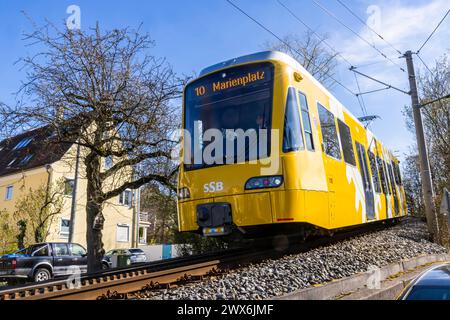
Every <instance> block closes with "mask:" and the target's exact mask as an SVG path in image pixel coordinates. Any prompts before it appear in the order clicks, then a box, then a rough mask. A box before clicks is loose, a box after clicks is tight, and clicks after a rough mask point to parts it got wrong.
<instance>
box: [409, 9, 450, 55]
mask: <svg viewBox="0 0 450 320" xmlns="http://www.w3.org/2000/svg"><path fill="white" fill-rule="evenodd" d="M449 13H450V9H449V10H447V13H446V14H445V16H444V17H443V18H442V19H441V21H439V23H438V25H437V26H436V28H434V30H433V32H432V33H431V34H430V35H429V36H428V38H427V40H425V42H424V43H423V44H422V46H421V47H420V49H419V50H417V52H416V53H419V52H420V51H421V50H422V49H423V47H425V45H426V44H427V42H428V41H429V40H430V39H431V37H432V36H433V35H434V33H435V32H436V30H437V29H438V28H439V27H440V26H441V24H442V22H444V20H445V18H447V16H448V14H449Z"/></svg>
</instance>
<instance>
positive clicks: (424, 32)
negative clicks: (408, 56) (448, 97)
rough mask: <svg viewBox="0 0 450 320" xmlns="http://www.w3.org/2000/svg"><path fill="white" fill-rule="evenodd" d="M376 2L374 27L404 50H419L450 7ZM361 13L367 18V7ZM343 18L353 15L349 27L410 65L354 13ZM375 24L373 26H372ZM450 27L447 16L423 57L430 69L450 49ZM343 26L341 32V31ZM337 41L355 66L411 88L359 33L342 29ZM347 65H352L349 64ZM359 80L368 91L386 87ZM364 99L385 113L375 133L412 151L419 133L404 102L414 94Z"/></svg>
mask: <svg viewBox="0 0 450 320" xmlns="http://www.w3.org/2000/svg"><path fill="white" fill-rule="evenodd" d="M370 5H375V6H378V7H379V8H380V16H379V18H380V19H379V25H374V28H375V29H376V30H377V31H378V32H379V33H380V34H381V35H382V36H383V37H384V38H385V39H386V40H387V41H388V42H389V43H391V44H392V45H393V46H394V47H395V48H397V49H398V50H400V51H401V52H405V51H406V50H411V51H413V52H414V51H416V50H418V49H419V47H420V46H421V45H422V43H423V42H424V41H425V39H426V38H427V37H428V36H429V35H430V34H431V32H432V31H433V29H434V28H435V27H436V25H437V23H438V22H439V21H440V20H441V19H442V17H443V16H444V14H445V13H446V12H447V10H448V9H449V7H450V4H449V1H448V0H430V1H427V2H426V3H425V2H424V3H422V4H418V3H417V2H415V3H414V2H412V1H409V2H407V1H406V0H401V1H400V0H397V1H388V0H381V1H373V2H371V3H368V7H369V6H370ZM352 7H353V8H355V7H356V6H355V5H352ZM372 9H373V8H372ZM356 12H357V13H359V15H360V16H361V17H364V16H363V15H362V14H361V11H356ZM373 12H374V11H373V10H372V11H370V13H371V14H373ZM340 17H341V18H342V19H344V18H348V19H346V20H345V21H346V23H347V24H348V25H350V26H352V28H353V29H354V30H356V31H358V32H359V34H360V35H361V36H362V37H363V38H365V39H367V40H368V41H369V42H371V43H373V44H374V45H375V46H376V47H377V48H379V49H380V50H382V51H383V52H385V53H386V54H387V55H388V56H389V57H390V58H392V60H394V61H395V62H396V63H398V64H399V65H400V66H402V67H404V69H406V63H405V60H404V59H399V56H400V55H399V54H398V53H397V52H396V51H394V50H393V49H392V48H391V47H390V46H389V45H388V44H386V42H384V41H383V40H381V39H379V38H378V37H377V36H376V35H375V34H374V33H373V32H372V31H370V30H369V29H368V28H367V27H365V26H363V25H361V24H359V22H357V21H354V18H353V17H352V16H350V15H349V16H348V17H346V16H344V15H342V16H341V15H340ZM366 17H367V16H366ZM376 18H377V17H376ZM375 20H376V19H375ZM373 21H374V19H372V20H370V21H369V23H370V22H373ZM370 25H371V26H373V25H372V24H370ZM449 25H450V17H447V20H446V21H445V22H444V23H443V24H442V25H441V26H440V28H439V29H438V31H437V32H436V34H435V35H434V36H433V38H432V39H431V40H430V41H429V42H428V43H427V45H426V46H425V47H424V49H423V50H422V52H421V56H422V58H423V59H424V60H425V61H426V62H427V63H428V64H429V66H430V67H432V65H433V63H434V61H435V60H436V59H437V58H439V57H440V56H442V55H443V54H444V53H448V52H449V49H450V45H449V43H448V40H449V39H450V27H449ZM358 26H360V27H361V28H360V29H359V30H358V29H357V28H358ZM339 30H340V31H341V29H339ZM332 40H333V41H334V43H335V44H336V47H337V48H339V50H340V51H341V52H342V55H344V56H345V58H346V59H348V60H349V61H350V62H351V63H352V64H354V65H355V66H358V65H361V68H360V69H359V70H360V71H362V72H364V73H366V74H368V75H370V76H373V77H374V78H377V79H380V80H383V81H385V82H387V83H389V84H391V85H393V86H396V87H399V88H401V89H403V90H406V91H408V90H409V89H408V88H409V84H408V78H407V74H406V73H405V72H401V71H400V70H399V67H397V66H395V65H393V64H392V63H390V62H389V61H387V60H386V59H384V58H383V57H382V56H381V55H380V54H379V53H377V52H376V51H375V50H374V49H371V48H370V47H369V46H368V45H367V44H366V43H364V42H362V41H361V40H360V39H358V37H356V36H354V35H351V34H350V33H348V32H347V31H343V30H342V32H340V33H339V34H334V35H333V38H332ZM415 60H416V67H417V68H421V69H423V66H422V65H421V64H420V62H419V61H418V59H417V58H415ZM377 61H379V62H380V61H381V62H380V63H377V64H375V65H372V66H366V67H363V65H366V64H370V63H373V62H377ZM343 65H346V64H344V62H343ZM342 75H343V76H344V75H345V77H343V81H344V83H345V84H346V85H348V86H349V87H350V88H353V90H355V91H357V90H356V85H355V80H354V77H353V75H352V74H351V73H350V72H347V73H343V74H342ZM358 78H359V82H360V85H361V91H362V92H365V91H370V90H373V89H378V88H381V87H383V86H382V85H381V84H377V83H375V82H373V81H372V80H369V79H367V78H363V77H358ZM364 99H365V101H366V105H367V109H368V113H369V114H377V115H380V116H381V117H382V119H383V120H380V121H377V122H376V123H374V125H373V126H372V127H373V130H374V132H375V134H376V135H377V136H378V137H379V138H380V139H382V141H384V142H385V143H386V144H387V145H388V146H389V147H390V148H391V149H393V150H399V151H400V154H403V153H404V152H406V151H407V150H408V146H409V145H411V143H412V141H413V137H412V136H411V134H410V133H409V132H408V131H407V130H406V128H405V126H404V118H403V115H402V113H401V110H402V108H403V106H405V105H409V104H410V97H409V96H407V95H405V94H402V93H399V92H396V91H393V90H392V89H390V90H386V91H382V92H379V93H374V94H370V95H365V96H364Z"/></svg>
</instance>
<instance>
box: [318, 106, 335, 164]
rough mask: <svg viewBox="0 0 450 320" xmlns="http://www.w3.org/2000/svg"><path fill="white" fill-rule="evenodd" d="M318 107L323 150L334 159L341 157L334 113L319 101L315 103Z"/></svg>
mask: <svg viewBox="0 0 450 320" xmlns="http://www.w3.org/2000/svg"><path fill="white" fill-rule="evenodd" d="M317 108H318V109H319V119H320V127H321V129H322V137H323V151H324V152H325V153H326V154H327V155H329V156H331V157H333V158H336V159H341V149H340V146H339V140H338V136H337V131H336V123H335V121H334V115H333V114H332V113H331V112H330V111H328V110H327V109H326V108H325V107H324V106H322V105H321V104H320V103H317Z"/></svg>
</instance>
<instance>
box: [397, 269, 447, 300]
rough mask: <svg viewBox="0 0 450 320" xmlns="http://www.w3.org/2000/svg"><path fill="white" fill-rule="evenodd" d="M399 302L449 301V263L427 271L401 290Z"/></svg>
mask: <svg viewBox="0 0 450 320" xmlns="http://www.w3.org/2000/svg"><path fill="white" fill-rule="evenodd" d="M398 299H399V300H450V263H446V264H441V265H439V266H436V267H433V268H431V269H428V270H427V271H425V272H424V273H422V275H420V276H419V277H418V278H416V279H415V280H413V281H411V283H410V284H409V285H408V286H407V287H406V288H405V289H404V290H403V292H402V293H401V294H400V296H399V298H398Z"/></svg>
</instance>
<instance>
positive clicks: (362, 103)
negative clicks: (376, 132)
mask: <svg viewBox="0 0 450 320" xmlns="http://www.w3.org/2000/svg"><path fill="white" fill-rule="evenodd" d="M277 2H278V4H279V5H281V6H282V7H283V8H284V9H286V11H288V12H289V13H290V14H291V15H292V16H293V17H294V18H295V19H296V20H297V21H298V22H300V23H301V24H302V25H303V26H305V27H306V28H307V29H308V30H309V31H311V33H312V34H314V35H315V36H316V37H317V38H318V39H319V40H320V41H321V42H323V43H324V44H325V45H326V46H327V47H328V48H330V49H331V50H332V51H333V52H335V53H336V54H337V55H339V56H340V57H341V58H342V59H343V60H344V61H345V62H347V63H348V65H349V66H350V67H353V64H352V63H351V62H350V61H349V60H347V59H346V58H345V57H344V56H343V55H342V54H341V53H340V52H338V51H337V50H336V49H335V48H334V47H332V46H331V45H330V44H329V43H328V42H327V41H326V40H325V39H324V38H322V37H321V36H320V35H318V34H317V32H315V31H314V30H313V29H312V28H311V27H310V26H309V25H308V24H307V23H306V22H304V21H303V20H302V19H300V18H299V17H298V16H297V15H296V14H295V13H294V12H293V11H292V10H291V9H289V7H288V6H287V5H286V4H284V3H283V2H282V1H281V0H277ZM381 62H384V61H377V62H374V63H371V64H367V65H373V64H377V63H381ZM367 65H366V66H367ZM359 67H361V66H359ZM353 68H356V67H353ZM353 75H354V76H355V81H356V85H357V87H358V93H357V94H355V96H356V99H357V100H358V104H359V107H360V108H361V111H362V114H363V115H365V116H366V115H367V108H366V103H365V101H364V98H363V96H362V93H361V87H360V85H359V82H358V78H357V76H356V74H355V73H353Z"/></svg>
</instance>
